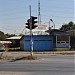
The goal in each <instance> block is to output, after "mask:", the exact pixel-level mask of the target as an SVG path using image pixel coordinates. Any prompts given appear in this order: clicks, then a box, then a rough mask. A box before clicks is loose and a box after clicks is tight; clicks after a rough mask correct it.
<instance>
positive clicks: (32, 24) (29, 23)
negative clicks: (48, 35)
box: [26, 16, 37, 29]
mask: <svg viewBox="0 0 75 75" xmlns="http://www.w3.org/2000/svg"><path fill="white" fill-rule="evenodd" d="M35 19H37V17H34V16H31V17H30V19H28V20H27V23H26V28H28V29H30V28H31V29H34V28H36V27H37V26H36V25H35V23H37V21H35Z"/></svg>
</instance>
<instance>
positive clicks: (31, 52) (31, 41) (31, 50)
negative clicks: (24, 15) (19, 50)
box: [29, 5, 33, 58]
mask: <svg viewBox="0 0 75 75" xmlns="http://www.w3.org/2000/svg"><path fill="white" fill-rule="evenodd" d="M29 9H30V22H29V23H30V56H31V58H32V56H33V40H32V18H31V5H30V6H29Z"/></svg>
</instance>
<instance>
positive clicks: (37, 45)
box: [24, 36, 53, 51]
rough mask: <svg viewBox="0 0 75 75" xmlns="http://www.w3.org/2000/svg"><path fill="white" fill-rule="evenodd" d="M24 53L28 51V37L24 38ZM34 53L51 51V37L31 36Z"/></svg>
mask: <svg viewBox="0 0 75 75" xmlns="http://www.w3.org/2000/svg"><path fill="white" fill-rule="evenodd" d="M24 38H25V46H24V50H25V51H30V36H25V37H24ZM32 39H33V49H34V51H50V50H53V36H32Z"/></svg>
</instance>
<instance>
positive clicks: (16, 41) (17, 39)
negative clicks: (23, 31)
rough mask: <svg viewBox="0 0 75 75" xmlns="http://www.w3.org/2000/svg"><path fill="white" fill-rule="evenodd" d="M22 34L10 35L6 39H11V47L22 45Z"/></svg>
mask: <svg viewBox="0 0 75 75" xmlns="http://www.w3.org/2000/svg"><path fill="white" fill-rule="evenodd" d="M21 37H22V36H13V37H9V38H7V39H6V40H9V41H11V42H12V45H11V47H20V39H21Z"/></svg>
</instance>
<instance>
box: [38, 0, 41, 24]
mask: <svg viewBox="0 0 75 75" xmlns="http://www.w3.org/2000/svg"><path fill="white" fill-rule="evenodd" d="M38 24H41V14H40V0H39V1H38Z"/></svg>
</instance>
